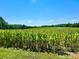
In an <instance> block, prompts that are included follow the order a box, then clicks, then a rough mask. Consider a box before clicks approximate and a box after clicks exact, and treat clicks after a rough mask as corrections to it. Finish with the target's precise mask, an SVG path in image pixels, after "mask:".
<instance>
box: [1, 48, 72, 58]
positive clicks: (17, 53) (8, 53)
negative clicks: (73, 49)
mask: <svg viewBox="0 0 79 59" xmlns="http://www.w3.org/2000/svg"><path fill="white" fill-rule="evenodd" d="M0 59H71V57H69V56H58V55H57V54H52V53H49V54H48V53H46V52H45V53H42V52H30V51H23V50H21V49H18V50H17V49H14V48H8V49H7V48H0Z"/></svg>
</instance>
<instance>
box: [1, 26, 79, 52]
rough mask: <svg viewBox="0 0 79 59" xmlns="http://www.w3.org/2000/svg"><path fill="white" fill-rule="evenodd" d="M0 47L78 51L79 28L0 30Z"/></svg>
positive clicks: (42, 50) (40, 50) (39, 50)
mask: <svg viewBox="0 0 79 59" xmlns="http://www.w3.org/2000/svg"><path fill="white" fill-rule="evenodd" d="M0 47H6V48H9V47H13V48H21V49H25V50H30V51H36V52H52V53H60V52H61V53H63V51H71V52H77V51H79V28H60V27H54V28H52V27H48V28H32V29H25V30H0Z"/></svg>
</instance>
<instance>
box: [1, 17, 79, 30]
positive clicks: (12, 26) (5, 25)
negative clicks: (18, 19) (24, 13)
mask: <svg viewBox="0 0 79 59" xmlns="http://www.w3.org/2000/svg"><path fill="white" fill-rule="evenodd" d="M38 27H79V23H73V24H71V23H67V24H58V25H43V26H26V25H21V24H8V23H7V22H6V21H5V20H4V19H3V18H2V17H0V29H27V28H38Z"/></svg>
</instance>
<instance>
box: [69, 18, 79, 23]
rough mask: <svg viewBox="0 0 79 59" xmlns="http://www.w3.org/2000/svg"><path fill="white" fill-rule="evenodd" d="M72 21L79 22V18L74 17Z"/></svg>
mask: <svg viewBox="0 0 79 59" xmlns="http://www.w3.org/2000/svg"><path fill="white" fill-rule="evenodd" d="M70 22H71V23H79V19H77V18H73V19H71V21H70Z"/></svg>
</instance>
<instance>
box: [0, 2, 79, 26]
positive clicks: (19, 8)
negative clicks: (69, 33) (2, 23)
mask: <svg viewBox="0 0 79 59" xmlns="http://www.w3.org/2000/svg"><path fill="white" fill-rule="evenodd" d="M0 16H2V17H3V18H4V19H5V20H6V21H7V22H8V23H10V24H26V25H31V26H40V25H51V24H61V23H69V22H70V23H74V22H79V0H0Z"/></svg>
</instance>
